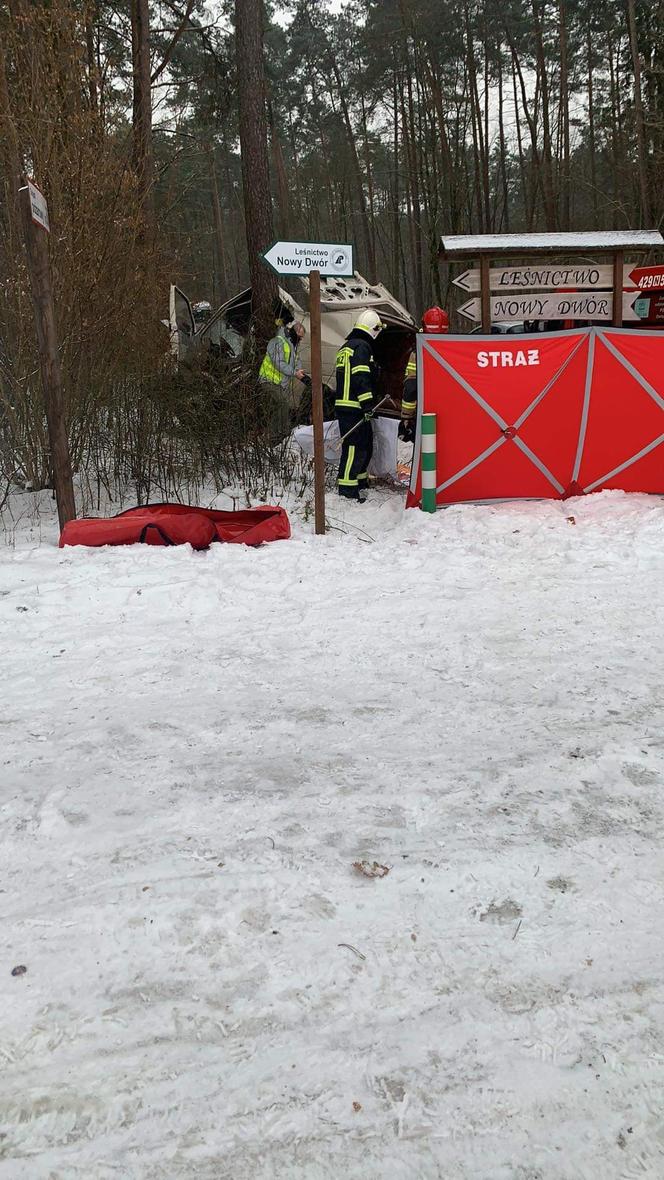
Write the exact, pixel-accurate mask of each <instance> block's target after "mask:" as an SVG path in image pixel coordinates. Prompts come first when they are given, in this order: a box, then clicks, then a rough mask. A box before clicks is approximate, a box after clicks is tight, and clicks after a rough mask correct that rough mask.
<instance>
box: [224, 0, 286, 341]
mask: <svg viewBox="0 0 664 1180" xmlns="http://www.w3.org/2000/svg"><path fill="white" fill-rule="evenodd" d="M235 41H236V55H237V78H238V103H239V114H240V150H241V153H242V187H243V191H244V218H245V228H246V235H247V254H248V256H249V276H250V280H251V287H252V307H253V315H254V320H255V324H256V345H257V355H258V354H260V353H262V351H263V349H264V346H265V344H266V343H267V341H268V340H269V339H270V337H271V335H272V333H273V330H274V301H275V299H276V298H277V296H278V288H277V280H276V276H275V275H274V274H273V273H272V271H271V270H269V268H268V267H267V266H266V265H265V263H264V262H263V259H262V258H261V254H262V252H263V251H265V250H268V249H269V247H270V246H271V245H272V242H273V241H274V228H273V221H272V193H271V189H270V169H269V164H268V149H267V115H266V110H265V66H264V61H263V4H262V0H235Z"/></svg>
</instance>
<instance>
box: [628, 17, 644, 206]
mask: <svg viewBox="0 0 664 1180" xmlns="http://www.w3.org/2000/svg"><path fill="white" fill-rule="evenodd" d="M627 27H628V29H629V48H630V52H631V55H632V70H633V72H634V122H635V124H636V128H635V129H636V149H637V154H638V160H639V190H640V197H641V218H642V221H643V224H644V225H645V226H646V227H647V226H649V225H650V192H649V184H648V157H647V152H646V130H645V118H644V114H643V87H642V84H641V55H640V53H639V42H638V37H637V32H636V8H635V3H634V0H627Z"/></svg>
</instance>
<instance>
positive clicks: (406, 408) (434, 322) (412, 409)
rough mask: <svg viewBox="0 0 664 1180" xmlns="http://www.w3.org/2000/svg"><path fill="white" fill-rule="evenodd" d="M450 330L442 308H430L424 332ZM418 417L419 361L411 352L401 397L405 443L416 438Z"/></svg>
mask: <svg viewBox="0 0 664 1180" xmlns="http://www.w3.org/2000/svg"><path fill="white" fill-rule="evenodd" d="M449 330H450V319H449V316H448V314H447V312H446V311H444V310H443V308H442V307H430V308H428V309H427V311H425V313H424V315H423V316H422V331H423V332H424V334H425V335H428V336H432V335H438V334H440V335H442V334H444V333H446V332H449ZM416 417H417V359H416V354H415V353H414V352H411V354H410V356H409V358H408V364H407V365H406V375H405V379H404V383H403V394H402V396H401V431H400V433H401V437H402V438H403V439H404V441H405V442H412V441H413V440H414V438H415V418H416Z"/></svg>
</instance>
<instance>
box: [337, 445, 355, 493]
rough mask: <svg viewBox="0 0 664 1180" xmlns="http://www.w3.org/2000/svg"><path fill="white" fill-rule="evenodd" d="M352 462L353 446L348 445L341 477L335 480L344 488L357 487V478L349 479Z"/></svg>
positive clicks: (353, 455)
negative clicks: (346, 457)
mask: <svg viewBox="0 0 664 1180" xmlns="http://www.w3.org/2000/svg"><path fill="white" fill-rule="evenodd" d="M354 462H355V447H354V446H350V447H349V448H348V460H347V462H346V466H345V468H344V473H343V477H342V478H340V479H338V480H337V483H338V484H339V485H340V486H343V487H345V488H356V487H357V479H351V475H350V473H351V471H352V469H353V463H354Z"/></svg>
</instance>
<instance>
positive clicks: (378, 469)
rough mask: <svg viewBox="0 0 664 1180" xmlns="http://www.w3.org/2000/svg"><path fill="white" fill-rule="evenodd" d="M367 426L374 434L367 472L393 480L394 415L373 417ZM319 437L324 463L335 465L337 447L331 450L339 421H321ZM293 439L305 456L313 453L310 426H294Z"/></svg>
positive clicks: (336, 440)
mask: <svg viewBox="0 0 664 1180" xmlns="http://www.w3.org/2000/svg"><path fill="white" fill-rule="evenodd" d="M371 425H372V427H373V436H374V453H373V458H372V460H371V462H370V464H369V474H370V475H382V476H390V478H392V479H396V475H397V441H398V438H397V435H398V430H399V423H398V421H397V420H396V418H374V419H373V421H372V423H371ZM323 436H324V438H325V462H326V463H330V464H331V465H336V464H337V463H338V462H339V454H340V452H339V450H335V448H336V447H337V444H338V442H339V423H338V422H337V421H336V419H335V420H334V421H333V422H325V423H324V424H323ZM293 439H294V441H295V442H296V443H297V445H298V446H299V447H300V449H301V450H303V451H304V453H305V455H313V453H314V428H313V426H296V428H295V430H294V431H293Z"/></svg>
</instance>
